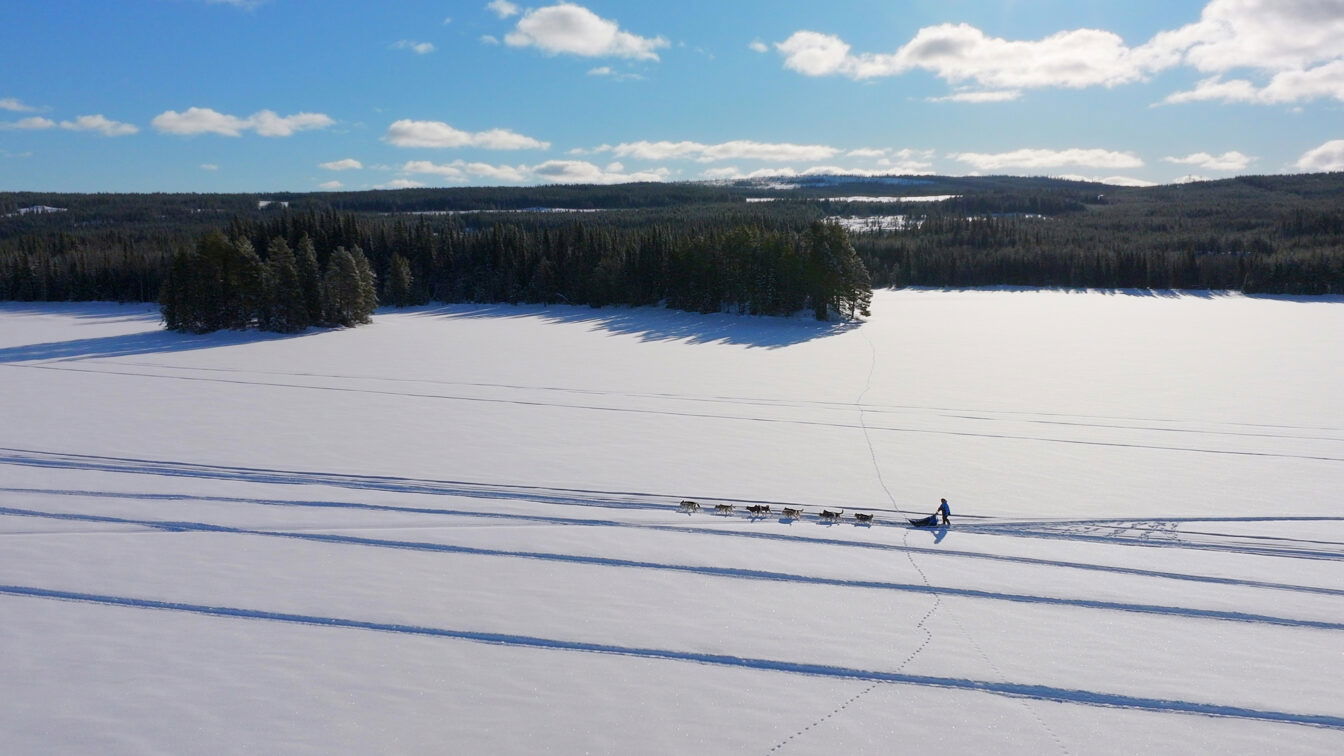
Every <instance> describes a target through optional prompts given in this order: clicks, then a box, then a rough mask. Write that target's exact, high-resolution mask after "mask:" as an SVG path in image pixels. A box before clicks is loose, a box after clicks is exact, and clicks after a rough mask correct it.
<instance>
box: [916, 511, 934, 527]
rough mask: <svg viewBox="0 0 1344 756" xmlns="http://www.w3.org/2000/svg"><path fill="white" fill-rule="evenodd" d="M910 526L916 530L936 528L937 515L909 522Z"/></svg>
mask: <svg viewBox="0 0 1344 756" xmlns="http://www.w3.org/2000/svg"><path fill="white" fill-rule="evenodd" d="M910 524H911V525H914V526H915V527H917V528H936V527H938V515H937V514H931V515H929V516H928V517H921V518H920V519H918V520H910Z"/></svg>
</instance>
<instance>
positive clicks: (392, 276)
mask: <svg viewBox="0 0 1344 756" xmlns="http://www.w3.org/2000/svg"><path fill="white" fill-rule="evenodd" d="M383 297H384V299H385V300H386V301H387V303H388V304H390V305H393V306H394V307H406V306H407V305H412V304H419V303H418V302H417V301H416V299H417V298H416V296H415V279H414V277H413V276H412V275H411V263H410V261H409V260H407V259H406V258H404V257H402V256H401V255H400V254H394V255H392V261H391V263H390V264H389V266H388V271H387V283H386V287H385V290H384V292H383Z"/></svg>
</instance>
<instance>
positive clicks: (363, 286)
mask: <svg viewBox="0 0 1344 756" xmlns="http://www.w3.org/2000/svg"><path fill="white" fill-rule="evenodd" d="M350 256H351V257H352V258H354V261H355V271H356V272H358V273H359V313H358V319H357V320H356V322H358V323H367V322H369V320H370V319H371V318H372V316H373V311H374V310H376V309H378V279H377V278H376V277H375V276H374V273H373V266H372V265H370V264H369V258H367V257H365V256H364V251H363V250H361V249H360V248H359V247H355V248H354V249H351V250H350Z"/></svg>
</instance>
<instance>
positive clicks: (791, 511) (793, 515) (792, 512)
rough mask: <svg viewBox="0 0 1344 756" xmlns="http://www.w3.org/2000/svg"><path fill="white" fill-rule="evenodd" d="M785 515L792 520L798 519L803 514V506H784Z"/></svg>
mask: <svg viewBox="0 0 1344 756" xmlns="http://www.w3.org/2000/svg"><path fill="white" fill-rule="evenodd" d="M784 516H785V517H787V518H789V519H790V520H796V519H798V518H799V517H802V516H803V508H802V507H784Z"/></svg>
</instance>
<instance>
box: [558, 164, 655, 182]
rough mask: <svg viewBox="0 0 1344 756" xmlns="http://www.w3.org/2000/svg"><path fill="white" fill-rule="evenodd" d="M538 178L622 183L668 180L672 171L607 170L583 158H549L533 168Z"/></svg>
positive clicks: (559, 180)
mask: <svg viewBox="0 0 1344 756" xmlns="http://www.w3.org/2000/svg"><path fill="white" fill-rule="evenodd" d="M532 173H533V175H534V176H536V177H537V178H539V179H541V180H543V181H548V182H551V183H555V184H622V183H628V182H632V181H666V180H667V177H668V176H669V175H671V171H669V170H667V169H666V168H655V169H653V170H647V171H636V172H634V173H624V172H616V171H607V170H603V169H602V168H599V167H598V166H596V165H593V164H592V163H589V162H585V161H583V160H548V161H546V162H544V163H542V164H540V165H537V166H534V167H533V168H532Z"/></svg>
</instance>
